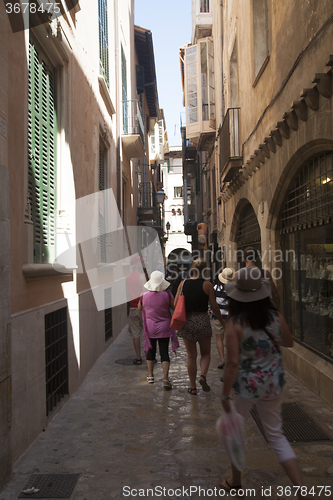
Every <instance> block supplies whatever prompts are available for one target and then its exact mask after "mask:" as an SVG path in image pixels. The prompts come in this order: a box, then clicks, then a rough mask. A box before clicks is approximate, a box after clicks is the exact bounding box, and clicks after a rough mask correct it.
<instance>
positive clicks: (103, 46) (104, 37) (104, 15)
mask: <svg viewBox="0 0 333 500" xmlns="http://www.w3.org/2000/svg"><path fill="white" fill-rule="evenodd" d="M98 25H99V72H100V74H101V75H102V76H103V77H104V80H105V82H106V84H107V86H108V88H110V70H109V28H108V4H107V0H98Z"/></svg>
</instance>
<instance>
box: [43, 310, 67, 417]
mask: <svg viewBox="0 0 333 500" xmlns="http://www.w3.org/2000/svg"><path fill="white" fill-rule="evenodd" d="M45 372H46V415H49V414H50V413H51V412H52V411H53V410H54V409H55V408H56V407H57V406H58V404H59V403H60V401H62V399H63V398H64V397H65V395H67V394H68V351H67V307H64V308H63V309H58V310H57V311H54V312H52V313H50V314H46V315H45Z"/></svg>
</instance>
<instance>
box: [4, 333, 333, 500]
mask: <svg viewBox="0 0 333 500" xmlns="http://www.w3.org/2000/svg"><path fill="white" fill-rule="evenodd" d="M132 350H133V347H132V342H131V340H130V338H129V336H128V333H127V330H126V329H124V330H123V332H122V333H121V335H119V337H118V338H117V340H116V341H115V342H114V343H113V344H112V345H111V346H110V347H109V348H108V350H107V351H106V352H105V353H104V354H103V355H102V356H101V357H100V359H99V360H98V362H97V363H96V364H95V366H94V367H93V368H92V370H91V371H90V372H89V374H88V376H87V378H86V379H85V381H84V383H83V384H82V386H81V387H80V388H79V390H78V391H77V392H76V394H74V395H73V396H72V397H71V398H70V400H69V401H68V402H67V404H66V405H65V406H64V408H63V409H62V410H61V411H60V412H59V414H58V415H56V417H55V418H54V420H53V421H52V422H51V423H50V425H48V427H47V429H46V430H45V432H44V433H42V434H41V435H40V436H39V438H38V439H37V440H36V441H35V442H34V443H33V444H32V446H31V447H30V448H29V449H28V450H27V451H26V452H25V453H24V455H23V456H22V457H21V458H20V460H19V461H18V462H17V463H16V464H15V465H14V467H13V476H12V479H11V481H10V483H9V485H8V486H7V488H6V489H5V490H4V491H3V492H2V494H0V500H16V499H17V498H18V496H19V494H20V492H21V490H22V488H24V486H25V485H26V483H27V481H28V480H29V478H30V476H31V475H32V474H65V475H67V474H79V479H78V481H77V483H76V486H75V489H74V491H73V494H72V496H71V498H72V499H73V500H106V499H109V498H110V499H116V500H118V499H119V500H120V499H121V500H123V499H125V498H130V499H132V498H135V497H147V498H155V499H156V498H168V499H176V498H184V499H185V498H188V497H189V496H190V494H191V498H193V499H196V498H205V496H207V497H208V496H210V497H213V498H214V497H216V498H220V496H219V493H218V489H217V488H218V484H219V480H220V479H221V478H222V476H223V475H224V474H227V475H228V474H229V473H230V471H228V467H229V466H228V458H227V455H226V453H225V451H224V449H223V447H222V445H221V444H220V442H219V440H218V438H217V435H216V431H215V422H216V420H217V418H218V416H219V415H220V412H221V405H220V391H221V382H220V380H219V378H220V376H221V370H218V369H217V365H218V357H217V354H216V348H215V345H213V349H212V362H211V369H210V371H209V374H208V375H209V382H210V383H211V386H212V390H211V392H209V393H204V392H202V391H201V390H200V391H199V392H198V395H197V397H194V396H191V395H189V394H188V393H187V392H186V389H187V387H188V378H187V370H186V354H185V349H184V347H183V344H182V345H181V348H180V349H179V350H178V355H177V357H176V358H175V357H174V355H173V357H172V359H171V378H172V380H173V384H174V388H173V390H172V391H170V392H167V391H163V388H162V379H163V374H162V368H161V364H160V363H158V364H157V365H156V369H155V384H153V385H152V384H151V385H149V384H147V382H146V375H147V368H146V366H145V364H144V365H142V366H134V365H133V363H132V358H133V352H132ZM287 380H288V384H287V389H286V394H285V401H286V402H297V403H300V404H301V405H302V407H303V408H304V409H305V410H306V411H307V412H308V413H309V415H310V416H311V417H312V418H313V419H314V420H315V422H316V423H317V424H319V425H320V427H321V428H322V429H323V430H324V431H325V432H326V433H327V434H328V435H329V436H330V437H331V439H332V438H333V425H332V422H333V409H332V408H330V407H329V406H327V405H326V404H325V403H323V402H322V400H321V399H320V398H319V397H318V396H316V395H314V394H313V393H312V392H310V391H309V390H308V389H306V388H305V387H304V386H303V385H302V384H300V383H299V382H298V381H297V380H296V379H295V378H293V377H291V376H288V379H287ZM198 387H199V385H198ZM246 435H247V467H246V469H245V471H244V481H243V488H244V491H245V490H247V489H248V490H251V493H249V496H251V497H252V498H264V497H265V496H268V491H267V488H269V487H272V489H271V496H270V498H272V499H273V500H275V499H278V498H288V496H289V495H288V489H287V490H286V492H285V494H283V495H281V491H282V490H281V488H280V490H278V488H277V487H278V486H280V487H283V492H284V491H285V490H284V487H286V486H288V485H290V483H289V482H288V480H287V478H286V476H285V475H284V473H283V470H282V468H281V467H280V466H279V464H278V462H277V459H276V458H275V455H274V454H273V452H272V450H271V449H270V446H269V445H267V444H266V442H265V440H264V438H263V437H262V435H261V433H260V431H259V429H258V427H257V425H256V424H255V422H254V421H253V419H252V418H250V419H249V421H248V423H247V432H246ZM293 448H294V450H295V452H296V453H297V455H298V458H299V462H300V465H301V469H302V471H303V475H304V484H305V485H306V486H307V487H308V488H312V487H314V488H315V491H316V498H327V497H328V496H329V497H330V496H331V495H327V494H326V493H327V492H328V491H329V488H327V489H326V493H325V489H324V488H323V489H320V488H319V487H320V486H327V487H332V484H333V463H332V456H333V441H322V442H321V441H315V442H302V443H301V442H300V443H295V444H294V445H293ZM262 487H263V488H264V490H262ZM164 488H165V490H164ZM199 488H201V490H199ZM214 488H215V490H214ZM148 489H151V490H153V492H152V491H151V490H150V492H149V491H147V490H148ZM254 491H255V495H254ZM262 491H264V492H265V491H266V495H264V494H262ZM279 492H280V493H279ZM320 492H321V494H319V493H320ZM220 494H221V495H223V491H222V490H221V493H220ZM33 498H37V496H33Z"/></svg>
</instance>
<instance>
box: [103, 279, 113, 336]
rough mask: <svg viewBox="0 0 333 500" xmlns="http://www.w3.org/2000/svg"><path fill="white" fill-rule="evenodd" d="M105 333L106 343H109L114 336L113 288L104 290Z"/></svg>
mask: <svg viewBox="0 0 333 500" xmlns="http://www.w3.org/2000/svg"><path fill="white" fill-rule="evenodd" d="M104 301H105V309H104V331H105V342H107V341H108V340H109V339H110V338H111V337H112V335H113V332H112V307H111V288H106V289H105V290H104Z"/></svg>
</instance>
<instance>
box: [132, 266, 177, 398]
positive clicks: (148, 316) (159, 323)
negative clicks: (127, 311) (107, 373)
mask: <svg viewBox="0 0 333 500" xmlns="http://www.w3.org/2000/svg"><path fill="white" fill-rule="evenodd" d="M169 286H170V283H168V282H167V281H166V280H165V279H164V276H163V273H161V272H160V271H153V272H152V273H151V276H150V280H149V281H147V283H146V284H145V285H144V287H145V288H146V289H147V290H149V291H148V292H146V293H144V294H143V295H141V298H140V302H139V304H138V309H139V310H142V322H143V341H144V351H145V353H146V357H147V366H148V377H147V382H148V383H149V384H152V383H154V365H155V357H156V347H157V342H158V346H159V350H160V355H161V362H162V368H163V378H164V380H163V387H164V389H165V390H170V389H172V385H171V382H170V380H169V368H170V357H169V341H170V337H171V341H172V350H173V351H174V352H176V349H177V348H178V347H179V343H178V339H177V335H176V332H175V330H172V329H171V328H170V326H169V325H170V321H171V315H170V307H171V308H172V309H173V308H174V303H173V296H172V295H171V293H169V292H166V289H167V288H168V287H169Z"/></svg>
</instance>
